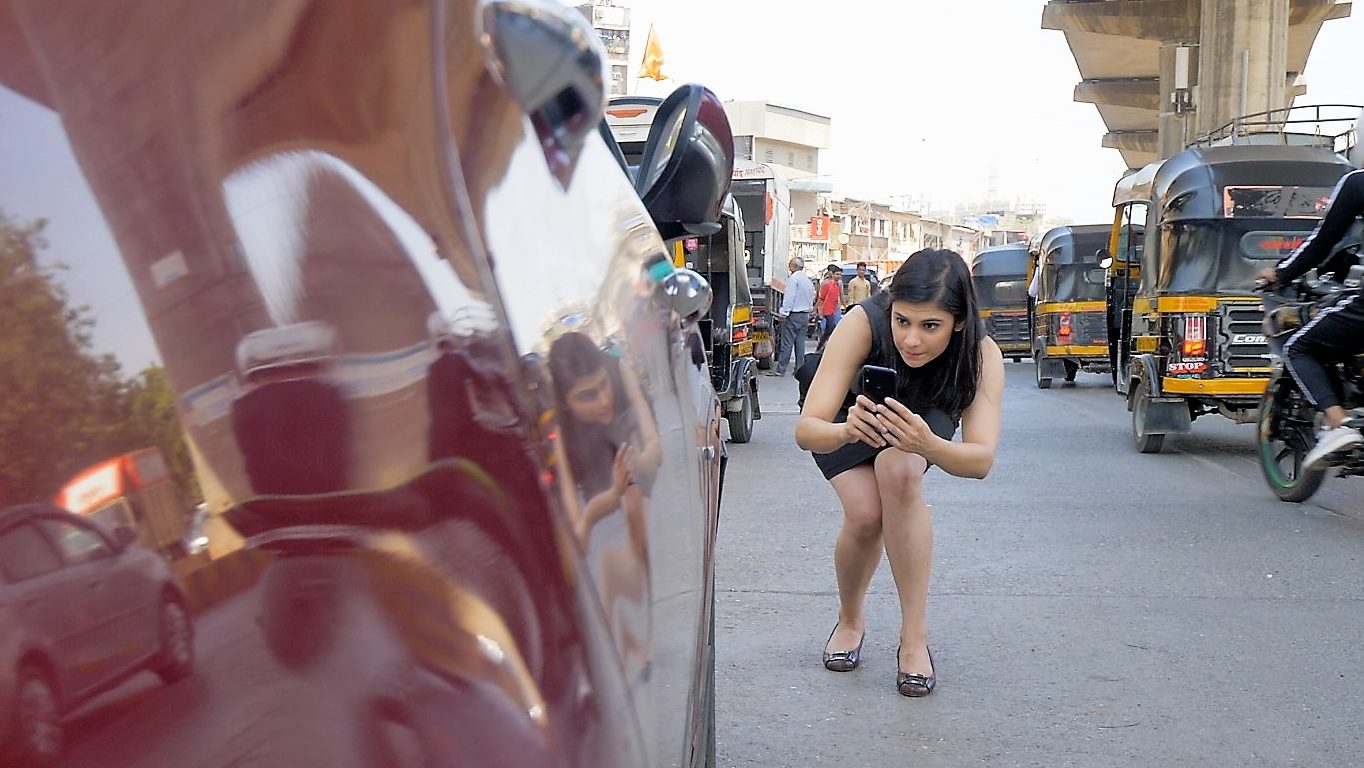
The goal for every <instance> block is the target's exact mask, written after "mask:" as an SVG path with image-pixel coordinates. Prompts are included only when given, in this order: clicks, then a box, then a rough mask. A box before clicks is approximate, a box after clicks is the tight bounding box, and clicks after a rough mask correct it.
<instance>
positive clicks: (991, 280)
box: [971, 275, 1028, 308]
mask: <svg viewBox="0 0 1364 768" xmlns="http://www.w3.org/2000/svg"><path fill="white" fill-rule="evenodd" d="M971 282H972V283H974V284H975V286H976V301H978V302H979V303H980V306H982V307H987V308H988V307H1017V306H1021V305H1024V304H1027V303H1028V278H1027V276H1026V275H986V276H983V277H973V278H971Z"/></svg>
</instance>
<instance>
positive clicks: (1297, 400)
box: [1255, 385, 1326, 503]
mask: <svg viewBox="0 0 1364 768" xmlns="http://www.w3.org/2000/svg"><path fill="white" fill-rule="evenodd" d="M1274 389H1275V388H1271V389H1270V390H1267V391H1266V392H1265V394H1264V398H1263V399H1262V400H1261V401H1260V424H1259V428H1258V429H1257V430H1256V434H1255V442H1256V447H1257V448H1258V452H1259V454H1260V471H1262V472H1263V473H1264V476H1265V481H1266V482H1268V483H1269V489H1270V490H1271V491H1273V492H1274V495H1275V496H1277V497H1279V500H1280V501H1291V502H1294V503H1301V502H1304V501H1307V500H1308V499H1310V498H1312V495H1313V494H1315V493H1316V492H1317V489H1319V488H1321V484H1322V481H1324V480H1325V479H1326V470H1324V469H1303V467H1302V460H1303V458H1304V457H1305V456H1306V455H1307V452H1308V451H1309V450H1311V449H1312V443H1313V441H1314V440H1315V437H1314V436H1313V432H1312V413H1313V412H1312V406H1310V405H1308V403H1307V401H1306V400H1305V399H1304V398H1303V396H1302V394H1301V393H1299V392H1298V390H1297V389H1296V388H1294V387H1291V386H1288V385H1284V386H1282V387H1279V388H1277V389H1279V390H1280V391H1278V392H1277V393H1276V392H1275V391H1274Z"/></svg>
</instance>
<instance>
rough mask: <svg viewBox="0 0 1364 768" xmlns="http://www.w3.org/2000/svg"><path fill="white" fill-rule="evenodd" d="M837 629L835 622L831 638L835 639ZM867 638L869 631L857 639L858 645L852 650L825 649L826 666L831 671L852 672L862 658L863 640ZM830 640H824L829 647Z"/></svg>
mask: <svg viewBox="0 0 1364 768" xmlns="http://www.w3.org/2000/svg"><path fill="white" fill-rule="evenodd" d="M837 631H838V625H837V624H835V625H834V628H833V631H832V632H830V633H829V640H832V639H834V632H837ZM866 639H867V633H866V632H865V631H864V632H863V633H862V637H860V638H858V640H857V647H856V648H854V649H852V650H851V651H838V652H837V653H829V652H828V651H825V652H824V653H823V654H821V655H822V656H823V657H824V668H825V669H827V670H829V671H830V672H851V671H853V670H854V669H857V664H858V662H860V661H861V660H862V642H863V641H864V640H866ZM829 640H825V641H824V647H825V648H828V647H829Z"/></svg>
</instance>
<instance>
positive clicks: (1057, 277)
mask: <svg viewBox="0 0 1364 768" xmlns="http://www.w3.org/2000/svg"><path fill="white" fill-rule="evenodd" d="M1103 298H1104V269H1103V267H1100V266H1099V265H1098V264H1046V265H1044V266H1043V268H1042V284H1041V286H1040V290H1039V291H1038V294H1037V299H1038V301H1103Z"/></svg>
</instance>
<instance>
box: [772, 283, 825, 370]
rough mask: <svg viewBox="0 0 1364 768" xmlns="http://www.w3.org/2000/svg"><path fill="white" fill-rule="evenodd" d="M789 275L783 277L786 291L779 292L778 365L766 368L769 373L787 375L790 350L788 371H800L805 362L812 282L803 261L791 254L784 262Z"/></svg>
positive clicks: (813, 288) (812, 297) (812, 294)
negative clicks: (780, 294) (790, 257)
mask: <svg viewBox="0 0 1364 768" xmlns="http://www.w3.org/2000/svg"><path fill="white" fill-rule="evenodd" d="M786 266H787V268H788V269H790V270H791V274H790V275H789V276H787V278H786V293H785V294H783V295H782V300H781V308H780V309H779V310H777V315H778V317H780V318H781V338H780V343H779V344H778V345H777V368H776V370H774V371H768V372H767V375H769V376H784V375H786V364H787V363H789V362H792V360H791V353H792V352H793V351H794V352H795V361H794V362H795V364H794V365H792V366H791V370H793V371H795V370H799V369H800V366H801V363H803V362H805V332H806V328H807V327H808V326H809V325H810V310H811V309H813V308H814V306H815V284H814V281H812V280H811V279H810V276H809V275H807V274H805V262H804V260H802V259H801V258H800V257H798V256H797V257H792V259H791V261H790V262H788V263H787V265H786Z"/></svg>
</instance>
